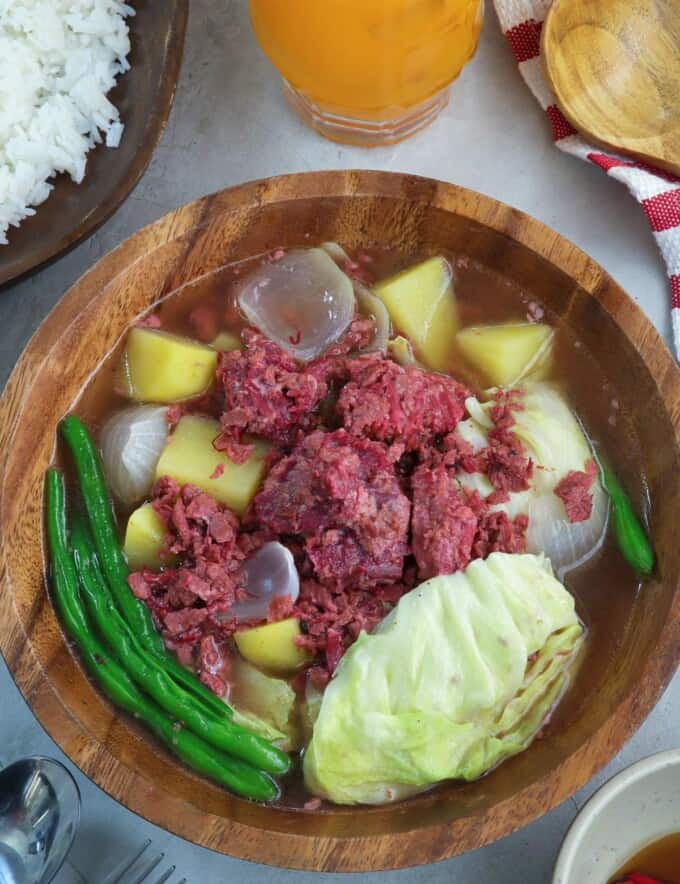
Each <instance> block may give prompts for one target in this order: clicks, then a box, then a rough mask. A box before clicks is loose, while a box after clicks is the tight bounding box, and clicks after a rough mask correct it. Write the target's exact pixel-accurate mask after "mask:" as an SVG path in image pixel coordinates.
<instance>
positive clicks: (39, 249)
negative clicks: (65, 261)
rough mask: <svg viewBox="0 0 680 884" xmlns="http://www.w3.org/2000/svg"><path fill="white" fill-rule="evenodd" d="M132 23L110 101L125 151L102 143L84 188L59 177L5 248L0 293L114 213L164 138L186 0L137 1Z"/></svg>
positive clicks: (179, 60) (1, 247)
mask: <svg viewBox="0 0 680 884" xmlns="http://www.w3.org/2000/svg"><path fill="white" fill-rule="evenodd" d="M135 9H136V14H135V15H134V16H133V17H132V18H129V19H128V24H129V27H130V41H131V44H132V48H131V51H130V56H129V61H130V64H131V69H130V70H129V71H128V72H127V73H126V74H124V75H123V76H121V77H120V78H119V79H118V82H117V84H116V86H115V87H114V89H113V90H112V91H111V93H110V95H109V97H110V99H111V101H112V102H113V103H114V104H115V105H116V107H117V108H118V110H119V111H120V116H121V120H122V122H123V123H125V132H124V133H123V138H122V141H121V143H120V147H118V148H116V149H109V148H107V147H105V146H104V145H99V146H98V147H96V148H94V149H93V150H91V151H90V153H89V154H88V157H87V171H86V173H85V178H84V179H83V181H82V182H81V184H74V183H73V181H71V179H70V178H69V177H68V176H67V175H60V176H59V177H58V178H57V179H55V187H54V190H53V191H52V193H51V194H50V196H49V197H48V199H47V200H46V201H45V202H44V203H43V204H42V205H40V206H37V207H36V214H35V215H33V216H32V217H30V218H26V219H25V220H24V221H23V222H22V223H21V226H20V227H10V229H9V231H8V239H9V243H8V244H7V245H0V287H1V286H3V285H5V284H6V283H8V282H10V281H11V280H13V279H16V278H17V277H19V276H22V275H23V274H25V273H29V272H30V271H32V270H36V269H37V268H38V267H39V266H40V265H41V264H44V263H45V262H46V261H50V260H52V259H53V258H56V257H57V256H58V255H60V254H61V253H62V252H65V251H67V250H68V249H71V248H73V246H75V245H76V244H77V243H78V242H80V240H82V239H84V238H85V237H86V236H90V234H92V233H94V231H95V230H96V229H97V228H98V227H99V226H100V225H101V224H103V223H104V221H106V219H107V218H108V217H109V216H110V215H112V214H113V213H114V212H115V211H116V209H117V208H118V206H120V204H121V203H122V202H123V200H124V199H125V197H126V196H127V195H128V194H129V193H130V191H131V190H132V188H133V187H134V186H135V184H136V183H137V182H138V181H139V179H140V178H141V176H142V173H143V172H144V170H145V169H146V167H147V166H148V164H149V161H150V159H151V155H152V153H153V151H154V149H155V147H156V145H157V144H158V141H159V139H160V137H161V135H162V134H163V129H164V128H165V123H166V121H167V119H168V114H169V113H170V108H171V107H172V101H173V99H174V97H175V89H176V86H177V78H178V77H179V71H180V67H181V64H182V50H183V48H184V35H185V32H186V24H187V16H188V13H189V0H166V2H163V3H151V2H146V3H136V4H135Z"/></svg>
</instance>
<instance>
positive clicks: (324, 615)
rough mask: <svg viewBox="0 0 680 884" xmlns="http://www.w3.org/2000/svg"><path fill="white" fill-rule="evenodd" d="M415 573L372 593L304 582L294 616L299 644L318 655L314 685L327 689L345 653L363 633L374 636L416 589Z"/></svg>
mask: <svg viewBox="0 0 680 884" xmlns="http://www.w3.org/2000/svg"><path fill="white" fill-rule="evenodd" d="M414 582H415V577H414V574H413V572H412V571H407V572H406V574H405V575H404V580H403V581H401V582H399V583H395V584H393V585H391V586H386V587H384V586H379V587H375V588H373V589H372V590H363V589H337V588H330V587H328V586H322V585H321V584H320V583H319V582H318V581H316V580H303V581H302V584H301V587H300V596H299V598H298V600H297V602H296V604H295V607H294V609H293V610H294V613H295V614H296V616H298V617H299V618H300V623H301V626H302V630H303V634H302V635H300V636H299V637H298V638H297V644H298V645H299V646H300V647H303V648H306V649H307V650H309V651H311V652H312V653H314V654H315V655H317V659H319V660H320V663H319V664H317V665H316V666H315V667H313V670H312V672H311V679H312V682H313V683H314V684H315V686H316V687H319V688H321V687H323V686H324V684H325V683H326V682H327V681H328V677H329V674H331V675H332V674H333V672H334V671H335V668H336V666H337V664H338V663H339V661H340V659H341V657H342V654H343V653H344V651H345V650H346V649H347V648H348V647H349V646H350V645H351V644H352V643H353V642H354V641H355V640H356V638H357V637H358V635H359V633H360V632H361V631H362V630H365V631H366V632H370V631H371V630H372V629H374V628H375V627H376V626H377V625H378V623H380V621H381V620H382V619H383V618H384V617H385V615H386V614H387V613H388V612H389V611H390V610H391V609H392V608H393V607H394V605H395V604H396V603H397V602H398V601H399V599H400V598H401V596H402V595H403V594H404V593H405V592H408V591H409V590H410V589H411V588H412V587H413V585H414Z"/></svg>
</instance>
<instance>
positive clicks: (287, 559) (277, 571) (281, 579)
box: [228, 541, 300, 620]
mask: <svg viewBox="0 0 680 884" xmlns="http://www.w3.org/2000/svg"><path fill="white" fill-rule="evenodd" d="M243 571H244V574H245V586H244V588H245V590H246V592H247V593H248V597H247V598H244V599H240V600H239V601H237V602H234V604H233V605H232V606H231V608H230V609H229V612H228V616H229V617H235V618H236V619H237V620H266V618H267V612H268V610H269V603H270V602H271V600H272V599H273V598H275V597H276V596H281V595H287V596H290V598H291V601H292V602H295V601H296V600H297V597H298V595H299V593H300V578H299V576H298V572H297V568H296V567H295V561H294V559H293V555H292V553H291V552H290V550H289V549H286V547H285V546H283V544H281V543H278V541H272V542H271V543H265V544H264V546H261V547H260V548H259V549H258V551H257V552H256V553H254V555H252V556H251V557H250V558H249V559H248V560H247V561H246V562H245V564H244V566H243Z"/></svg>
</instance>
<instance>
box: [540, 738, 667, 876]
mask: <svg viewBox="0 0 680 884" xmlns="http://www.w3.org/2000/svg"><path fill="white" fill-rule="evenodd" d="M675 832H680V749H673V750H671V751H669V752H659V753H658V754H657V755H651V756H650V757H649V758H645V759H643V760H642V761H639V762H638V763H637V764H633V765H632V766H631V767H628V768H626V769H625V770H623V771H621V773H620V774H617V775H616V776H615V777H614V778H613V779H611V780H609V782H608V783H606V784H605V785H604V786H602V788H601V789H598V791H597V792H596V793H595V794H594V795H593V796H592V798H591V799H590V801H588V803H587V804H585V805H584V807H583V808H582V809H581V812H580V813H579V815H578V816H577V817H576V819H575V820H574V822H573V823H572V826H571V828H570V829H569V831H568V833H567V837H566V838H565V839H564V843H563V844H562V848H561V850H560V853H559V856H558V857H557V865H556V866H555V872H554V874H553V880H552V884H606V882H607V881H609V879H610V878H611V877H612V875H614V874H616V872H617V871H618V870H619V869H620V868H621V866H623V864H624V863H625V862H626V861H627V860H628V859H629V858H630V857H631V856H634V854H636V853H637V852H638V851H639V850H642V848H643V847H645V846H646V845H648V844H652V843H653V842H654V841H658V840H659V839H660V838H663V837H665V836H666V835H671V834H674V833H675Z"/></svg>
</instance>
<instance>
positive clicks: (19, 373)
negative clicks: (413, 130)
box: [0, 171, 680, 871]
mask: <svg viewBox="0 0 680 884" xmlns="http://www.w3.org/2000/svg"><path fill="white" fill-rule="evenodd" d="M357 196H373V197H388V198H396V199H400V200H402V201H403V200H410V201H413V203H414V204H416V203H418V202H421V203H423V204H425V205H429V206H432V207H434V208H437V209H441V210H444V211H445V212H447V213H450V214H457V215H459V216H462V217H464V218H467V219H469V220H471V221H472V222H474V223H476V224H480V225H484V226H486V227H489V228H491V229H492V230H494V231H496V232H497V233H499V234H501V235H503V236H505V237H509V238H510V239H512V240H514V241H515V242H517V243H519V244H520V245H522V246H523V247H525V248H527V249H529V250H530V251H532V252H534V253H535V254H536V255H538V256H540V257H541V258H543V259H545V260H546V261H548V262H550V263H552V264H553V265H554V266H556V267H557V268H558V269H559V270H561V271H562V272H564V273H566V274H568V276H569V277H571V278H572V279H573V280H574V282H575V284H576V287H580V288H582V289H584V290H585V291H587V292H589V293H590V294H591V295H592V296H593V297H594V298H596V299H597V300H598V302H599V303H600V304H601V305H602V307H603V308H604V309H605V310H606V311H607V312H608V313H610V315H612V318H613V314H612V313H611V311H612V310H613V309H614V306H615V305H616V304H617V303H618V304H621V302H622V300H623V302H624V303H625V310H624V311H622V312H621V313H620V315H617V319H616V320H615V321H616V322H617V323H618V325H619V327H620V328H622V330H623V331H624V333H625V334H626V336H627V338H628V339H629V340H631V341H632V342H633V344H634V346H635V347H636V349H637V351H638V353H639V355H640V357H641V359H642V360H643V363H644V365H645V366H646V368H647V370H648V372H649V374H650V376H651V378H652V379H653V381H654V384H655V386H656V388H657V390H658V392H659V394H660V396H661V397H662V399H663V401H664V403H665V404H666V408H667V411H668V414H669V415H670V419H671V421H672V422H673V426H674V429H675V439H674V443H675V446H674V447H675V452H676V454H677V452H678V450H680V440H679V439H678V431H679V430H680V421H678V415H679V414H680V383H679V380H680V373H679V372H678V369H677V367H676V365H675V363H674V361H673V359H672V357H671V355H670V353H669V351H668V350H667V349H666V347H665V345H664V343H663V341H662V340H661V338H660V336H659V335H658V333H657V332H656V330H655V329H654V327H653V325H652V324H651V322H650V321H649V320H648V319H647V318H646V316H645V315H644V313H643V312H642V311H641V310H640V308H638V307H637V306H636V305H635V304H634V303H633V302H632V301H631V300H630V299H629V298H628V296H626V295H625V293H624V292H623V291H622V289H621V288H620V287H619V286H618V285H617V283H616V282H615V281H614V280H613V279H612V278H611V277H610V276H609V275H608V274H607V273H606V272H605V271H604V270H603V269H602V268H601V267H599V265H597V264H596V263H595V262H594V261H593V260H592V259H590V258H589V257H588V256H587V255H585V253H583V252H582V251H581V250H580V249H578V248H577V247H576V246H574V245H573V244H571V243H569V242H568V241H567V240H565V239H564V238H563V237H561V236H560V235H559V234H557V233H556V232H555V231H552V230H550V229H549V228H548V227H546V226H545V225H543V224H542V223H541V222H539V221H537V220H535V219H533V218H530V217H529V216H527V215H525V214H524V213H522V212H520V211H518V210H517V209H513V208H511V207H509V206H507V205H505V204H503V203H501V202H499V201H497V200H494V199H492V198H491V197H487V196H484V195H481V194H477V193H475V192H473V191H470V190H467V189H464V188H461V187H458V186H456V185H452V184H446V183H443V182H437V181H433V180H431V179H427V178H420V177H417V176H413V175H405V174H400V173H386V172H372V171H348V172H312V173H303V174H293V175H284V176H280V177H278V178H270V179H262V180H258V181H253V182H249V183H246V184H242V185H240V186H236V187H233V188H228V189H226V190H223V191H220V192H218V193H215V194H212V195H210V196H207V197H203V198H201V199H198V200H196V201H194V202H192V203H189V204H188V205H186V206H184V207H182V208H180V209H178V210H176V211H174V212H171V213H169V214H168V215H165V216H164V217H163V218H161V219H160V220H159V221H157V222H155V223H154V224H152V225H149V226H148V227H146V228H143V229H142V230H140V231H138V232H137V233H135V234H133V235H132V236H131V237H130V238H129V239H127V240H126V241H125V242H124V243H122V244H121V245H120V246H118V248H116V249H115V250H113V251H112V252H110V253H109V254H108V255H106V256H104V257H103V258H102V259H100V260H99V261H98V262H97V263H96V264H95V265H94V266H93V267H92V268H91V269H90V270H89V271H88V272H87V273H85V274H84V276H82V277H81V278H80V279H79V280H78V281H77V282H76V283H75V284H74V285H73V286H72V287H71V289H70V290H69V291H68V292H67V294H66V295H65V296H64V297H63V298H62V300H61V301H60V302H59V303H58V304H57V305H56V307H55V308H54V310H53V311H52V313H51V314H50V315H49V317H48V318H47V319H46V320H45V321H44V322H43V323H42V324H41V326H40V327H39V328H38V330H37V331H36V332H35V334H34V336H33V337H32V338H31V340H30V342H29V344H28V346H27V347H26V349H25V351H24V353H23V354H22V356H21V357H20V359H19V361H18V363H17V365H16V367H15V369H14V371H13V373H12V375H11V377H10V379H9V381H8V383H7V387H6V389H5V391H4V393H3V395H2V398H1V399H0V415H5V416H6V418H7V419H6V420H5V421H0V448H2V450H10V449H9V447H8V446H9V445H10V444H11V440H12V437H13V436H14V433H15V432H16V429H17V427H18V425H19V424H20V421H21V401H22V391H23V390H28V389H29V388H30V386H31V384H32V380H33V378H34V377H35V376H36V375H37V373H38V371H39V365H40V364H41V362H42V361H43V360H45V359H46V358H47V356H48V354H49V352H50V350H51V349H52V348H53V347H54V346H56V345H57V344H58V340H59V335H60V333H61V332H63V330H65V329H67V328H68V327H70V326H71V325H72V324H73V323H74V322H75V321H76V319H77V317H78V315H79V314H80V313H81V311H83V310H85V309H87V308H88V306H89V305H90V304H91V302H92V301H93V297H97V296H98V297H100V298H105V297H106V288H107V287H108V286H109V285H110V284H111V283H112V282H113V281H114V280H115V279H116V277H117V276H118V274H119V272H121V271H122V270H123V269H127V268H129V267H130V266H131V265H132V264H134V263H135V262H136V261H138V260H139V259H141V258H143V257H148V254H150V253H152V252H153V251H154V249H156V248H158V247H160V246H161V245H163V244H164V243H167V242H169V241H172V240H175V239H176V238H177V237H179V236H181V235H185V234H187V232H189V231H194V230H198V228H201V227H204V226H205V225H207V224H208V222H211V223H214V221H215V219H216V218H218V217H220V216H226V215H228V214H229V213H230V212H233V211H235V210H242V209H248V208H259V207H262V206H266V205H273V204H277V205H281V204H285V203H287V202H288V201H290V200H293V199H295V200H298V199H321V198H324V197H326V198H333V197H345V198H346V197H357ZM190 239H191V237H190ZM149 242H150V243H152V247H151V249H150V250H149V249H148V248H147V244H148V243H149ZM57 329H58V330H59V331H57ZM5 478H6V474H5V467H4V466H3V467H0V479H1V480H2V481H1V484H0V519H1V518H3V512H4V505H3V498H4V496H5ZM4 549H5V547H4V541H3V540H2V538H0V588H1V589H2V592H0V602H2V596H3V595H6V596H7V598H6V599H5V605H4V608H5V611H6V614H7V617H6V619H5V620H4V621H2V622H0V650H1V651H2V653H3V655H4V656H5V658H6V660H9V662H8V667H9V669H10V672H11V674H12V676H13V678H14V680H15V683H16V685H17V687H18V688H19V690H20V691H21V693H22V694H23V696H24V698H25V699H26V701H27V702H28V704H29V706H31V708H32V709H33V712H34V714H35V715H36V717H37V719H38V721H39V722H40V723H41V725H42V726H43V727H44V728H45V730H46V731H47V732H48V734H49V735H50V736H51V737H52V739H53V740H54V741H55V742H56V743H57V744H58V745H59V746H60V747H61V748H62V749H63V751H64V752H65V753H66V754H67V755H68V756H69V757H70V759H71V760H72V762H73V763H74V764H76V765H77V766H78V767H79V768H80V770H81V771H82V772H83V773H84V774H85V775H86V776H88V777H89V778H90V779H91V780H92V781H93V782H94V783H95V784H96V785H98V786H99V787H100V788H102V789H104V790H105V791H106V792H107V793H108V794H109V795H110V796H111V797H112V798H114V799H115V800H116V801H119V802H120V803H121V804H123V805H124V806H126V807H128V808H129V809H130V810H132V811H134V812H136V813H138V814H140V815H141V816H142V817H144V818H146V819H147V820H149V821H150V822H152V823H154V824H155V825H159V826H161V827H163V828H165V829H167V830H168V831H170V832H172V833H174V834H177V835H179V836H181V837H184V838H187V839H188V840H190V841H193V842H194V843H197V844H200V845H202V846H205V847H209V848H212V849H215V850H218V851H221V852H224V853H228V854H229V855H232V856H235V857H238V858H240V859H246V860H251V861H256V862H264V863H268V864H271V865H278V866H282V867H289V868H300V869H310V870H318V871H368V870H378V869H393V868H403V867H406V866H413V865H418V864H422V863H429V862H435V861H439V860H443V859H446V858H448V857H451V856H454V855H457V854H460V853H464V852H466V851H468V850H472V849H475V848H478V847H481V846H483V845H484V844H487V843H489V842H491V841H493V840H495V839H497V838H499V837H502V836H505V835H508V834H510V833H511V832H513V831H515V830H516V829H518V828H520V827H521V826H524V825H526V824H528V823H529V822H531V821H532V820H534V819H536V818H537V817H539V816H541V815H542V814H544V813H546V812H547V811H548V810H550V809H552V808H553V807H555V806H556V805H557V804H559V803H560V802H562V801H563V800H565V799H566V798H568V797H569V796H570V795H572V794H573V793H574V792H575V791H576V790H577V789H578V788H580V787H581V786H582V785H583V784H584V783H586V782H587V781H588V780H589V779H590V778H591V777H592V776H593V775H594V774H595V773H596V771H597V770H599V769H600V768H601V767H602V766H603V765H604V764H605V763H606V762H607V761H609V760H610V759H611V758H612V757H613V756H614V755H615V754H616V752H617V751H618V750H619V749H620V748H621V746H622V745H623V744H624V742H625V741H626V740H627V739H628V738H629V737H630V736H631V735H632V734H633V733H634V731H635V730H636V729H637V728H638V727H639V726H640V725H641V724H642V722H643V720H644V719H645V717H646V716H647V714H648V713H649V712H650V710H651V709H652V707H653V705H654V704H655V703H656V701H657V699H658V698H659V696H660V695H661V692H662V691H663V690H664V688H665V687H666V685H667V684H668V682H669V681H670V678H671V677H672V675H673V673H674V671H675V669H676V668H677V666H678V664H679V663H680V581H679V583H678V585H677V586H675V588H674V590H673V591H674V595H673V598H672V602H671V605H670V609H669V613H668V616H667V619H666V622H665V624H664V627H663V629H662V631H661V634H660V635H659V637H658V640H657V643H656V646H655V648H654V653H652V654H650V655H649V658H648V659H647V661H646V663H645V664H644V668H643V670H642V673H641V676H640V678H639V679H638V681H637V683H636V685H635V686H634V687H633V688H632V689H631V690H630V691H629V693H628V694H627V696H626V697H625V699H624V701H623V702H622V703H621V705H620V706H619V707H618V708H617V709H616V711H615V712H614V713H613V714H612V715H610V716H609V718H608V719H607V720H606V721H605V722H604V723H603V724H602V725H601V726H600V727H599V729H598V730H597V731H596V732H595V733H593V734H592V735H591V737H590V738H589V739H588V740H586V741H585V742H584V743H583V744H582V745H581V746H580V747H579V748H578V749H577V750H576V751H575V752H573V753H572V754H571V755H569V756H568V757H566V758H565V759H564V760H563V761H561V762H560V763H559V764H558V765H557V766H556V767H555V768H554V769H553V770H552V771H551V772H550V773H549V774H547V775H545V776H544V777H542V778H541V779H540V780H538V781H537V782H535V783H533V784H532V785H530V786H527V787H525V788H524V789H522V790H521V791H520V792H518V793H516V794H515V795H513V796H511V797H510V798H506V799H503V800H502V801H500V802H499V803H497V804H495V805H494V806H493V807H491V808H488V809H485V810H483V811H481V812H480V813H478V814H473V815H470V816H465V817H460V818H457V819H455V820H453V821H452V822H449V823H446V824H444V825H442V824H439V825H430V826H427V827H421V828H417V829H411V830H408V831H403V832H392V833H384V834H379V835H371V836H363V837H361V836H347V837H341V836H327V835H320V836H319V835H317V836H310V835H306V834H293V833H291V832H285V831H280V830H278V831H272V830H267V829H261V828H257V827H255V826H251V825H247V824H244V823H241V822H236V821H234V820H231V819H227V818H225V817H222V816H217V815H215V814H208V813H205V812H203V811H199V809H198V808H196V807H195V806H194V805H192V804H191V803H189V802H188V801H185V800H184V799H183V798H181V797H179V796H178V795H176V794H173V793H171V792H169V791H167V789H166V788H165V786H164V785H161V784H159V783H157V782H154V783H151V782H149V781H146V780H143V779H142V778H141V777H139V776H138V775H137V774H136V773H135V772H134V771H132V770H131V769H130V768H129V767H127V766H126V765H125V764H124V763H123V762H121V761H119V760H118V759H117V758H116V757H115V756H114V755H113V754H111V753H110V752H109V751H108V749H107V748H106V747H104V746H102V745H100V744H98V750H99V751H95V752H93V750H92V745H91V741H92V740H94V739H95V738H94V737H93V736H92V735H91V734H90V733H89V732H88V731H87V730H86V729H85V727H84V725H83V724H82V723H81V722H80V721H79V720H78V719H77V717H76V716H75V713H73V714H70V712H69V710H68V709H67V708H65V706H64V705H63V704H62V702H60V699H59V696H58V695H57V693H56V691H55V689H54V688H53V687H52V685H51V683H50V682H49V680H48V677H47V675H46V674H45V672H44V671H43V669H42V668H41V665H40V662H39V660H38V658H37V656H36V655H35V651H34V650H33V647H32V646H31V645H30V641H29V639H28V637H27V634H26V630H25V628H24V624H23V622H22V621H21V619H20V617H19V614H18V612H17V610H16V608H15V606H14V603H13V601H9V598H10V594H11V586H10V579H9V574H8V570H7V566H6V556H5V552H4ZM50 616H51V617H52V618H54V617H55V615H54V612H53V611H51V612H50ZM17 641H23V642H25V643H28V644H27V648H28V650H29V651H30V653H29V654H24V655H23V664H22V665H21V666H19V665H18V664H16V659H15V661H14V663H15V664H16V665H13V662H12V658H11V657H10V650H11V649H16V644H17ZM27 658H28V659H29V660H30V661H31V664H30V665H27V664H26V659H27ZM131 784H132V785H134V786H135V788H134V789H133V788H131ZM396 807H397V808H398V806H396ZM361 812H364V813H370V812H371V811H370V810H368V811H361ZM395 813H398V809H395Z"/></svg>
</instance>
